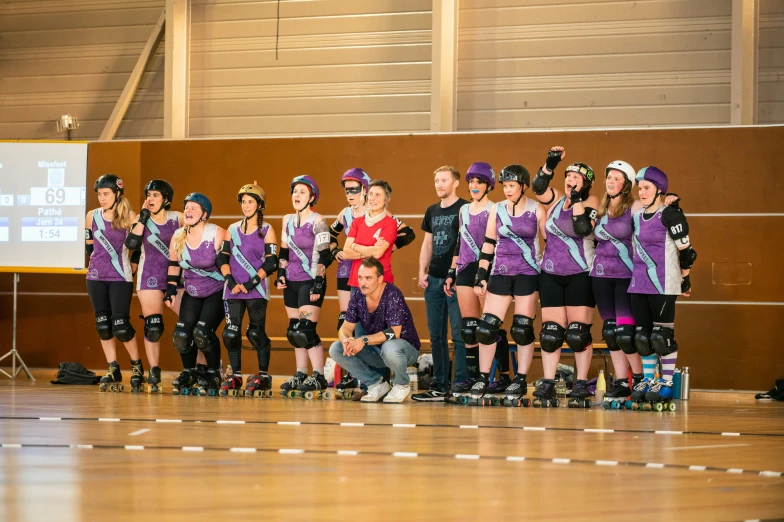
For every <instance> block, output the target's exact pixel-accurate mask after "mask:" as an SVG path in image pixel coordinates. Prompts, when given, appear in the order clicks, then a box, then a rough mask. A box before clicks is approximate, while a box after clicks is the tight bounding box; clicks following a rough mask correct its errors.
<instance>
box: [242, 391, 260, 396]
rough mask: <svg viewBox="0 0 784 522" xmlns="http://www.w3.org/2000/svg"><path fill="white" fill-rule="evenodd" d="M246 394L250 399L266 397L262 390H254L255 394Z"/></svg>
mask: <svg viewBox="0 0 784 522" xmlns="http://www.w3.org/2000/svg"><path fill="white" fill-rule="evenodd" d="M245 394H246V395H248V396H250V397H263V395H264V393H263V392H262V391H261V390H253V393H248V392H246V393H245Z"/></svg>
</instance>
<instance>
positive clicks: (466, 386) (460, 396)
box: [444, 377, 476, 404]
mask: <svg viewBox="0 0 784 522" xmlns="http://www.w3.org/2000/svg"><path fill="white" fill-rule="evenodd" d="M475 383H476V378H475V377H469V378H468V380H467V381H460V382H453V383H452V390H451V391H450V392H449V395H448V396H447V398H446V399H445V400H444V404H468V398H469V396H470V395H471V387H472V386H473V385H474V384H475Z"/></svg>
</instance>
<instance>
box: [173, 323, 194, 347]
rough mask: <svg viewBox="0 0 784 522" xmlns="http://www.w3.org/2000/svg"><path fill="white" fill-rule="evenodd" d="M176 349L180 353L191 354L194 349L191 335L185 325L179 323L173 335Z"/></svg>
mask: <svg viewBox="0 0 784 522" xmlns="http://www.w3.org/2000/svg"><path fill="white" fill-rule="evenodd" d="M172 340H173V341H174V348H175V349H176V350H177V351H178V352H180V353H190V351H191V350H192V349H193V345H192V344H191V334H190V332H188V331H187V330H186V329H185V323H177V324H176V325H175V326H174V333H173V334H172Z"/></svg>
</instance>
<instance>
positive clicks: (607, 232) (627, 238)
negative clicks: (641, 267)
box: [591, 209, 634, 279]
mask: <svg viewBox="0 0 784 522" xmlns="http://www.w3.org/2000/svg"><path fill="white" fill-rule="evenodd" d="M593 234H594V236H596V257H595V258H594V261H593V269H592V270H591V276H592V277H611V278H619V279H629V278H630V277H631V276H632V256H633V254H632V235H633V234H634V224H633V223H632V209H627V210H626V212H624V213H623V214H621V215H620V216H618V217H616V218H611V217H610V215H609V213H608V214H605V215H603V216H602V217H601V218H599V221H597V222H596V227H595V228H594V229H593Z"/></svg>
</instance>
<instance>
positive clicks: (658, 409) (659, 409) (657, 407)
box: [653, 402, 664, 411]
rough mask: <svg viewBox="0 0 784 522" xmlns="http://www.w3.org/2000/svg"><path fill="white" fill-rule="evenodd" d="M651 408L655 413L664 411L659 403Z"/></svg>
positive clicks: (662, 405)
mask: <svg viewBox="0 0 784 522" xmlns="http://www.w3.org/2000/svg"><path fill="white" fill-rule="evenodd" d="M653 408H654V409H655V410H656V411H664V404H662V403H660V402H657V403H656V404H655V405H654V406H653Z"/></svg>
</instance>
